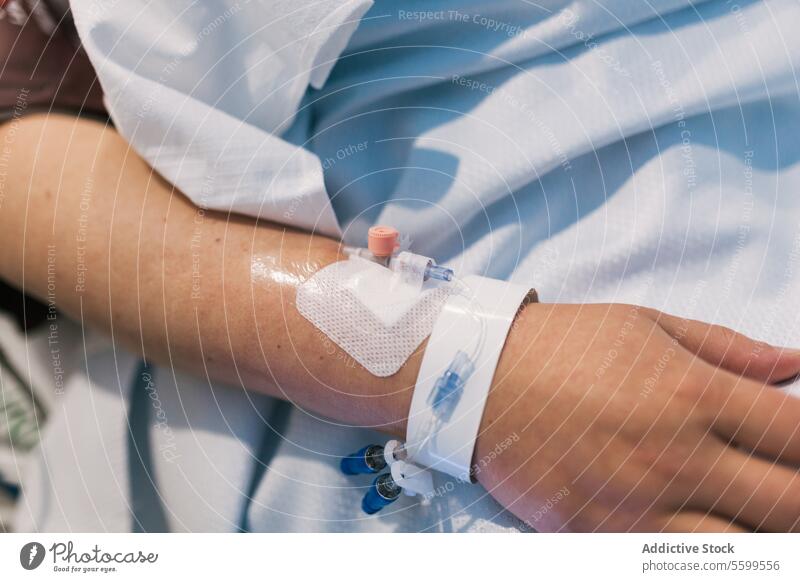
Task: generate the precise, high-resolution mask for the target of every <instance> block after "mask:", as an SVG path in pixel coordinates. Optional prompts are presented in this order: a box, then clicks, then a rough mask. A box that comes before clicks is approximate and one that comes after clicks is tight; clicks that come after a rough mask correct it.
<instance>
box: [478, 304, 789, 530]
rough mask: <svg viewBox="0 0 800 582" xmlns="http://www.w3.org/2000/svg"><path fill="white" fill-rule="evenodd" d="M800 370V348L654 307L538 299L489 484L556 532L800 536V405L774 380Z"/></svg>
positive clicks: (510, 347)
mask: <svg viewBox="0 0 800 582" xmlns="http://www.w3.org/2000/svg"><path fill="white" fill-rule="evenodd" d="M798 371H800V354H799V353H798V352H794V351H788V350H787V351H783V352H782V351H780V350H779V349H777V348H774V347H771V346H768V345H765V344H763V343H758V342H755V341H752V340H750V339H748V338H745V337H744V336H741V335H738V334H734V333H733V332H731V331H730V330H727V329H725V328H721V327H716V326H709V325H705V324H702V323H699V322H696V321H691V320H680V319H678V318H675V317H670V316H666V315H663V314H661V313H658V312H655V311H652V310H647V309H645V308H639V307H636V306H627V305H585V306H579V305H531V306H529V307H528V308H526V310H525V311H524V312H523V313H522V314H521V315H520V319H519V320H518V322H517V325H516V330H515V331H514V332H513V333H512V334H511V336H510V337H509V340H508V343H507V345H506V348H505V351H504V353H503V356H502V360H501V364H500V368H499V369H498V376H497V377H496V379H495V386H494V388H493V389H492V392H491V394H490V398H489V401H488V402H487V410H486V414H485V416H484V419H483V425H482V429H481V430H482V431H483V433H482V435H481V437H480V438H479V440H478V447H477V450H476V456H475V461H476V469H477V472H478V479H479V480H480V482H481V483H482V484H483V485H484V486H485V487H486V488H487V489H488V490H489V491H490V492H491V494H492V495H493V496H494V497H495V498H497V499H498V500H499V501H500V502H501V503H502V504H503V505H505V506H506V507H508V508H509V509H511V510H512V511H513V512H514V513H515V514H516V515H517V516H518V517H520V518H521V519H523V520H525V521H526V522H527V523H528V524H529V525H530V526H531V527H533V528H535V529H538V530H543V531H557V530H575V531H594V530H610V531H621V530H622V531H625V530H646V531H661V530H665V531H692V530H697V531H724V530H729V531H730V530H752V529H760V530H769V531H789V530H798V529H800V525H799V522H800V477H798V474H797V473H796V471H795V468H794V466H793V465H795V464H796V463H797V462H798V460H800V429H798V426H800V425H798V420H799V419H800V400H796V399H794V398H792V397H789V396H786V395H785V394H783V393H782V392H781V391H779V390H778V389H776V388H774V387H770V386H767V385H766V384H767V383H769V382H773V381H777V380H781V379H785V378H787V377H790V376H792V375H794V374H797V373H798ZM740 374H741V375H740ZM509 437H510V440H505V439H507V438H509ZM517 437H518V440H516V438H517ZM504 440H505V443H506V445H507V447H506V448H503V447H502V446H500V447H497V444H498V443H502V442H503V441H504ZM514 441H516V442H514Z"/></svg>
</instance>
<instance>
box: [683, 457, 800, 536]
mask: <svg viewBox="0 0 800 582" xmlns="http://www.w3.org/2000/svg"><path fill="white" fill-rule="evenodd" d="M701 492H702V493H701V494H700V495H698V496H697V502H699V503H702V504H703V506H704V507H707V508H709V509H710V510H712V511H714V513H717V514H720V515H721V516H723V517H725V518H727V519H729V520H731V521H735V522H737V523H742V524H746V526H747V527H748V528H750V529H752V530H758V531H771V532H792V531H800V475H798V473H797V472H796V471H794V470H793V469H789V468H787V467H785V466H783V465H778V464H775V463H771V462H769V461H765V460H764V459H761V458H759V457H755V456H752V455H748V454H745V453H743V452H741V451H737V450H734V449H728V450H727V451H724V452H723V453H722V454H721V456H720V459H719V461H718V462H717V463H715V464H714V466H713V468H712V469H711V470H710V471H709V475H708V479H707V480H706V482H705V483H704V487H703V488H702V489H701Z"/></svg>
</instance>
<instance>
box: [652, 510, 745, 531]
mask: <svg viewBox="0 0 800 582" xmlns="http://www.w3.org/2000/svg"><path fill="white" fill-rule="evenodd" d="M657 531H660V532H672V533H734V532H737V533H741V532H746V531H749V530H747V529H746V528H745V527H743V526H742V525H740V524H737V523H733V522H731V521H730V520H728V519H725V518H723V517H719V516H717V515H713V514H711V513H702V512H697V511H682V512H680V513H676V514H674V515H671V516H669V517H667V518H665V519H664V520H663V522H662V525H661V527H660V529H658V530H657Z"/></svg>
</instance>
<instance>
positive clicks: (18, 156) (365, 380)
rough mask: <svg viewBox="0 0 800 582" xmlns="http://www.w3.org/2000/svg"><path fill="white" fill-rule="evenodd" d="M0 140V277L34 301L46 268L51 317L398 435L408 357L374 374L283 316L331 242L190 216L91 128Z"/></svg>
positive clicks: (131, 157)
mask: <svg viewBox="0 0 800 582" xmlns="http://www.w3.org/2000/svg"><path fill="white" fill-rule="evenodd" d="M0 131H2V132H4V135H3V139H5V140H6V141H7V142H8V143H9V144H10V146H11V148H10V149H11V155H10V158H9V160H8V164H7V168H8V175H7V176H6V177H5V180H4V189H5V192H4V194H5V199H4V200H3V205H2V209H1V211H0V237H2V240H1V244H0V247H1V248H2V250H0V253H2V254H0V257H2V258H1V259H0V276H2V277H3V278H5V279H6V280H8V281H10V282H12V283H14V284H17V285H18V286H20V287H23V288H24V290H25V291H26V292H28V293H31V294H33V295H36V296H38V297H39V298H42V299H47V294H48V265H50V264H51V263H52V266H54V267H55V271H54V273H55V286H54V288H53V291H54V298H55V301H56V303H57V305H58V308H59V309H60V310H61V311H63V312H65V313H68V314H69V315H71V316H72V317H74V318H75V319H78V320H82V321H84V322H86V323H88V324H93V325H96V326H100V327H102V328H104V329H106V330H109V331H111V332H112V333H113V338H114V341H115V342H118V343H119V344H122V345H125V346H126V347H128V348H130V349H133V350H135V351H139V352H142V353H143V354H144V355H145V356H146V357H147V358H148V359H149V360H153V361H154V362H157V363H160V364H164V365H168V366H175V367H176V368H181V369H185V370H191V371H193V372H195V373H197V374H202V375H205V374H208V376H209V377H210V378H212V379H215V380H223V381H226V382H230V383H233V384H236V385H244V386H246V387H247V388H249V389H253V390H258V391H263V392H267V393H269V394H273V395H276V396H280V397H283V398H286V399H289V400H291V401H293V402H295V403H297V404H298V405H300V406H303V407H307V408H309V409H311V410H313V411H314V412H317V413H322V414H326V415H328V416H331V417H335V418H337V419H338V420H341V421H344V422H350V423H354V424H358V425H377V426H380V427H384V428H385V429H387V430H393V431H394V432H399V431H402V430H403V428H404V420H403V418H404V416H405V414H406V412H407V410H408V406H409V403H410V395H411V388H412V387H413V385H414V381H415V371H416V369H417V368H418V363H417V362H416V360H417V359H418V357H419V356H415V357H414V358H413V360H414V361H413V362H412V363H411V364H410V365H408V366H406V367H405V368H404V369H403V370H402V371H401V372H400V373H399V374H397V376H396V377H393V378H391V379H379V378H376V377H374V376H372V375H370V374H369V373H367V372H366V371H365V370H363V369H361V368H360V367H355V366H352V362H351V361H350V360H349V359H348V358H345V357H343V354H342V352H341V350H339V349H338V348H337V347H336V346H334V345H333V344H332V343H331V342H330V341H329V340H327V339H326V338H325V336H323V335H322V334H320V333H319V332H318V331H317V330H316V328H315V327H313V326H312V325H311V324H310V323H308V321H306V320H305V319H304V318H303V317H302V316H301V315H300V314H299V313H298V312H297V310H296V309H295V307H294V299H295V288H296V286H297V285H298V284H299V283H300V282H302V281H303V280H304V279H305V278H307V277H309V276H310V275H311V274H313V273H314V272H315V271H316V270H317V269H319V268H320V267H322V266H324V265H326V264H328V263H330V262H333V261H336V260H337V258H338V255H337V252H338V248H339V245H338V242H335V241H333V240H331V239H328V238H325V237H321V236H310V235H308V234H306V233H300V232H297V231H294V230H291V229H286V228H284V227H280V226H276V225H275V224H271V223H267V222H264V221H262V222H259V223H256V221H254V220H252V219H249V218H241V217H237V216H227V215H226V214H222V213H217V212H210V211H208V212H205V213H203V212H202V211H199V210H198V209H197V208H196V207H195V206H194V205H193V204H192V203H191V202H190V201H189V200H187V199H186V198H185V197H184V196H183V195H182V194H180V193H179V192H177V191H176V190H174V189H173V188H172V187H171V186H170V184H169V183H167V182H166V181H164V180H163V179H161V178H160V177H159V176H158V175H157V174H156V173H154V172H153V171H152V170H151V168H150V167H149V166H148V165H147V164H146V163H145V162H144V161H142V159H141V158H139V157H138V156H137V155H136V154H135V152H133V151H132V150H131V149H130V148H129V147H128V145H127V143H126V142H125V141H124V140H122V139H121V138H120V137H119V136H118V134H117V133H116V132H115V131H113V130H111V129H108V128H105V127H104V126H103V125H101V124H99V123H96V122H92V121H86V120H79V119H76V118H72V117H64V116H52V115H51V116H49V117H45V116H37V117H30V118H24V119H23V120H21V121H19V122H18V123H17V124H16V125H13V124H6V125H5V126H2V127H0ZM0 141H2V140H0ZM50 255H52V256H53V257H54V260H53V261H48V257H49V256H50Z"/></svg>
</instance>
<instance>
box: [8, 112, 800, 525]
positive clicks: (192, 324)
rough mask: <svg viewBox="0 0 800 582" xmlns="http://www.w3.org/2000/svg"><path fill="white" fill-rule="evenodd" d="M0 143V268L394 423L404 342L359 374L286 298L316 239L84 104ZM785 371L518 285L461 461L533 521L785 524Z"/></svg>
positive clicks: (144, 341) (326, 402)
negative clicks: (380, 370)
mask: <svg viewBox="0 0 800 582" xmlns="http://www.w3.org/2000/svg"><path fill="white" fill-rule="evenodd" d="M0 144H2V146H3V149H2V151H0V154H2V156H3V157H2V158H0V163H2V164H4V165H2V166H0V187H1V188H2V190H0V194H1V195H2V198H0V203H1V204H2V206H1V207H0V249H1V250H0V276H2V277H3V278H5V279H6V280H8V281H9V282H11V283H13V284H16V285H17V286H19V287H22V288H24V290H25V291H27V292H30V293H32V294H34V295H37V296H39V297H40V298H43V299H48V294H49V291H50V290H52V292H53V295H52V298H53V299H54V300H55V301H56V303H57V305H58V307H59V309H61V310H62V311H64V312H66V313H68V314H70V315H71V316H73V317H74V318H76V319H78V320H81V321H84V322H86V323H90V324H93V325H97V326H100V327H103V328H104V329H106V330H108V331H110V332H111V333H112V335H113V338H114V341H115V342H119V343H121V344H125V345H127V346H128V347H129V348H131V349H134V350H139V351H141V352H143V353H144V354H145V355H146V356H147V358H148V359H151V360H153V361H156V362H159V363H161V364H164V365H167V366H175V367H179V368H183V369H186V370H190V371H192V372H194V373H196V374H199V375H205V374H207V375H208V376H210V377H211V378H213V379H217V380H224V381H227V382H230V383H232V384H234V385H242V386H244V387H246V388H248V389H251V390H258V391H262V392H267V393H270V394H274V395H277V396H280V397H282V398H286V399H288V400H291V401H292V402H295V403H296V404H298V405H300V406H302V407H305V408H308V409H311V410H313V411H314V412H317V413H320V414H323V415H325V416H328V417H331V418H333V419H336V420H338V421H342V422H348V423H353V424H357V425H360V426H378V427H380V428H383V429H385V430H387V431H389V432H394V433H399V434H402V431H403V429H404V426H405V416H406V414H407V411H408V408H409V403H410V397H411V391H412V386H413V384H414V381H415V378H416V374H417V371H418V369H419V359H420V356H419V352H418V353H417V354H416V355H415V356H413V357H412V358H411V359H410V360H409V362H408V364H407V365H406V366H404V367H403V368H402V370H401V371H400V372H399V373H398V374H396V375H394V376H392V377H389V378H376V377H374V376H371V375H370V374H369V373H367V372H366V371H364V370H363V369H361V368H360V367H358V366H352V365H351V362H350V361H349V359H348V358H346V357H344V356H343V354H342V352H341V351H340V350H339V349H338V348H337V347H336V346H334V345H332V344H331V343H330V342H329V341H328V340H326V338H325V337H324V336H322V335H321V334H320V333H319V332H318V331H317V330H316V329H315V328H314V327H313V326H312V325H311V324H309V323H308V322H307V321H306V320H305V319H303V318H302V317H301V316H300V315H299V314H298V313H297V311H296V309H295V307H294V297H295V289H296V287H297V285H298V283H299V282H301V281H302V280H304V279H305V278H306V277H308V276H309V275H310V274H311V273H313V272H314V271H315V270H317V269H318V268H320V267H321V266H323V265H325V264H327V263H330V262H332V261H335V260H337V258H339V257H338V254H337V253H338V244H337V242H335V241H332V240H329V239H326V238H323V237H319V236H311V235H308V234H304V233H299V232H294V231H291V230H286V229H284V228H283V227H278V226H275V225H271V224H265V223H261V224H257V223H256V222H255V221H253V220H251V219H245V218H235V217H227V216H224V215H220V214H215V213H210V212H209V213H205V214H203V213H201V212H199V211H198V210H197V209H196V208H195V207H194V206H192V205H191V204H190V203H189V202H188V201H187V200H186V199H185V198H184V197H183V196H182V195H181V194H179V193H178V192H175V191H174V190H173V189H171V188H170V186H169V185H168V184H167V183H166V182H164V181H163V180H161V179H160V178H159V177H158V176H157V175H155V174H154V173H153V172H152V171H151V169H150V168H149V167H148V166H147V165H146V164H145V163H144V162H143V161H142V160H141V159H139V157H138V156H136V155H135V153H133V152H132V151H131V150H130V148H129V147H128V146H127V144H126V143H125V142H124V141H123V140H122V139H121V138H120V137H118V136H117V134H116V133H115V132H114V131H113V130H110V129H106V128H104V127H103V126H101V125H98V124H96V123H93V122H89V121H80V120H76V119H72V118H67V117H53V116H51V117H49V118H44V117H31V118H28V119H25V120H23V121H20V122H18V123H16V124H6V125H5V126H0ZM51 258H52V259H53V260H50V259H51ZM49 267H52V269H51V272H50V273H49V272H48V268H49ZM84 269H85V270H84ZM49 276H50V277H51V278H52V279H51V280H50V281H48V277H49ZM84 279H85V280H84ZM798 371H800V354H798V353H797V352H783V351H781V350H779V349H776V348H773V347H772V346H768V345H765V344H760V343H757V342H754V341H752V340H749V339H748V338H745V337H743V336H741V335H738V334H734V333H733V332H730V331H729V330H725V329H723V328H719V327H716V326H708V325H705V324H702V323H699V322H695V321H688V320H681V319H678V318H674V317H670V316H666V315H663V314H661V313H659V312H656V311H653V310H648V309H644V308H639V307H636V306H625V305H588V306H582V305H539V304H537V305H530V306H528V307H527V308H526V309H525V310H524V311H523V312H522V313H521V314H520V316H519V317H518V320H517V322H516V324H515V325H514V326H513V329H512V331H511V333H510V335H509V337H508V340H507V342H506V345H505V347H504V349H503V353H502V356H501V359H500V363H499V366H498V369H497V373H496V376H495V380H494V383H493V386H492V389H491V392H490V395H489V399H488V401H487V408H486V413H485V414H484V418H483V421H482V424H481V432H480V435H479V437H478V440H477V445H476V456H475V467H476V473H477V477H478V479H479V481H480V482H481V483H482V484H483V485H484V486H485V487H486V488H487V489H488V490H489V492H490V493H491V494H492V495H493V496H494V497H496V498H497V499H498V500H499V501H500V502H501V503H503V504H504V505H505V506H506V507H508V508H509V509H510V510H512V511H513V512H514V513H516V514H517V515H518V516H519V517H520V518H522V519H524V520H526V521H527V522H528V523H530V524H531V525H532V526H533V527H536V528H538V529H543V530H558V529H573V530H579V531H586V530H595V529H600V530H613V531H619V530H629V529H638V530H662V529H663V530H673V531H687V530H695V529H697V530H703V531H706V530H707V531H720V530H724V529H736V530H738V529H757V528H758V529H766V530H776V531H786V530H791V529H797V528H798V523H800V477H798V474H797V472H796V471H795V470H794V467H795V466H796V465H797V464H798V463H800V431H799V430H798V426H800V401H797V400H794V399H791V398H788V397H786V396H784V395H782V394H781V393H780V392H778V391H777V390H775V389H773V388H771V387H769V386H768V385H767V384H768V383H769V382H772V381H774V380H778V379H781V378H786V377H788V376H790V375H792V374H796V373H798ZM502 443H505V445H506V446H502ZM509 443H510V444H509ZM732 445H733V446H732ZM498 451H499V452H498ZM748 451H755V452H757V453H758V455H757V456H751V455H750V454H749V453H748Z"/></svg>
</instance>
